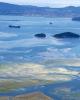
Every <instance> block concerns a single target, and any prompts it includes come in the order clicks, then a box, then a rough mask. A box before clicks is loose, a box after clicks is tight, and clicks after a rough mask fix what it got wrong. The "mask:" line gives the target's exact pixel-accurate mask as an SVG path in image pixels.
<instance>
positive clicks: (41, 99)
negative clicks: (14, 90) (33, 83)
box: [13, 92, 53, 100]
mask: <svg viewBox="0 0 80 100" xmlns="http://www.w3.org/2000/svg"><path fill="white" fill-rule="evenodd" d="M13 100H53V99H51V98H50V97H48V96H46V95H45V94H43V93H41V92H35V93H30V94H24V95H19V96H16V97H14V99H13Z"/></svg>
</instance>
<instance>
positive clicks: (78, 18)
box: [72, 17, 80, 21]
mask: <svg viewBox="0 0 80 100" xmlns="http://www.w3.org/2000/svg"><path fill="white" fill-rule="evenodd" d="M72 21H80V17H74V18H72Z"/></svg>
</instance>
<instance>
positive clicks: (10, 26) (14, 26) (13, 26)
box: [9, 25, 21, 28]
mask: <svg viewBox="0 0 80 100" xmlns="http://www.w3.org/2000/svg"><path fill="white" fill-rule="evenodd" d="M9 28H21V26H16V25H9Z"/></svg>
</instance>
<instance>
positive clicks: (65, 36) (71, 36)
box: [53, 32, 80, 38]
mask: <svg viewBox="0 0 80 100" xmlns="http://www.w3.org/2000/svg"><path fill="white" fill-rule="evenodd" d="M53 37H55V38H79V37H80V35H78V34H75V33H72V32H64V33H60V34H55V35H54V36H53Z"/></svg>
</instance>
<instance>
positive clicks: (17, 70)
mask: <svg viewBox="0 0 80 100" xmlns="http://www.w3.org/2000/svg"><path fill="white" fill-rule="evenodd" d="M78 74H79V72H78V71H72V70H68V69H66V68H61V67H60V68H54V67H53V68H47V67H46V66H44V65H40V64H35V63H22V64H10V65H3V66H1V68H0V77H4V78H7V77H11V78H16V77H17V78H22V77H23V78H28V79H39V80H51V81H69V80H72V79H73V78H74V76H75V75H78Z"/></svg>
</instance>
